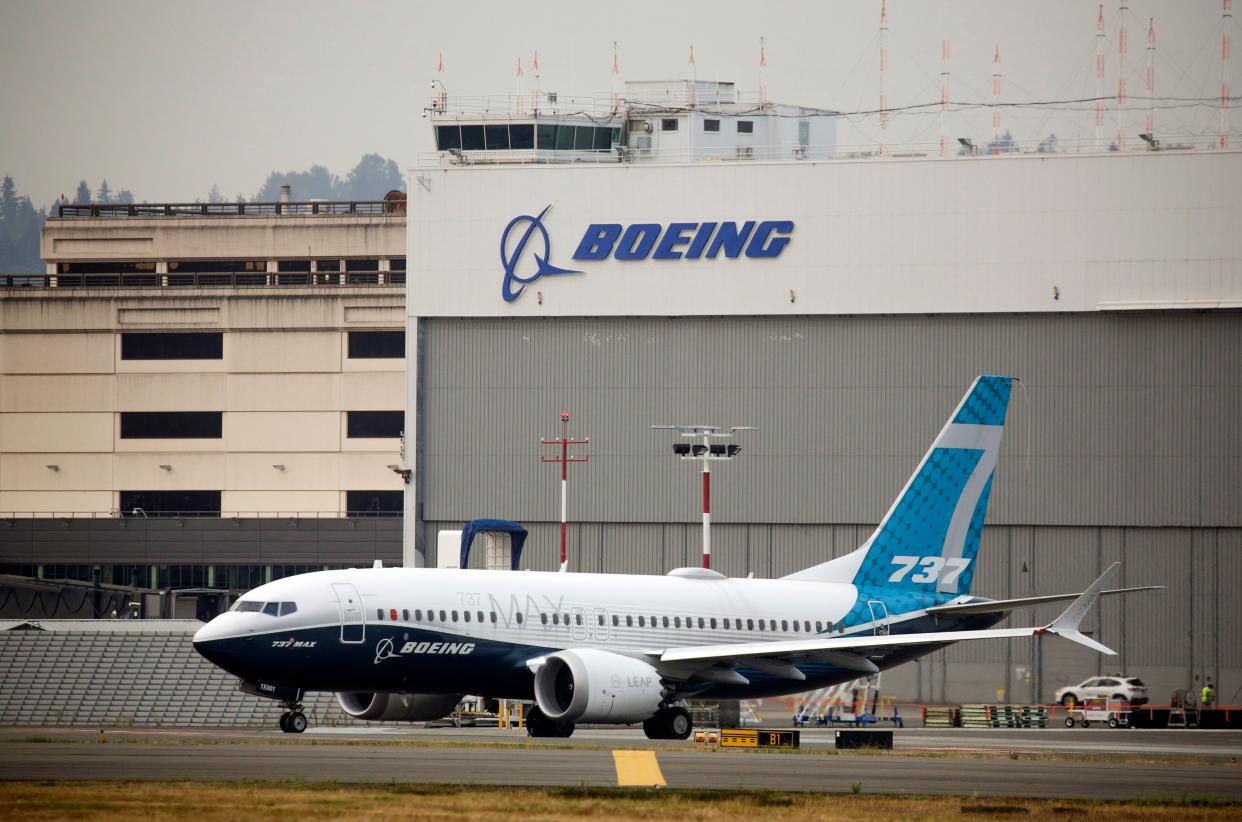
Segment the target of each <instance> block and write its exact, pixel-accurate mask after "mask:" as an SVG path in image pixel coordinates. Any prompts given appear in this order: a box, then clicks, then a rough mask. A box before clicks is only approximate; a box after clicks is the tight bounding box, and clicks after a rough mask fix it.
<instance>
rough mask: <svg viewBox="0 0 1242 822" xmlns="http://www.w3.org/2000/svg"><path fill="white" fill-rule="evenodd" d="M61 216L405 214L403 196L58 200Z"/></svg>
mask: <svg viewBox="0 0 1242 822" xmlns="http://www.w3.org/2000/svg"><path fill="white" fill-rule="evenodd" d="M56 215H57V217H60V218H73V217H272V216H299V217H305V216H326V217H349V216H362V217H382V216H405V200H344V201H338V200H306V201H304V202H288V203H282V202H274V203H242V202H238V203H60V204H58V205H57V207H56Z"/></svg>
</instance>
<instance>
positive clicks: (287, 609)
mask: <svg viewBox="0 0 1242 822" xmlns="http://www.w3.org/2000/svg"><path fill="white" fill-rule="evenodd" d="M297 609H298V604H297V603H296V602H282V603H280V615H281V616H286V615H288V614H292V613H293V612H294V611H296V610H297Z"/></svg>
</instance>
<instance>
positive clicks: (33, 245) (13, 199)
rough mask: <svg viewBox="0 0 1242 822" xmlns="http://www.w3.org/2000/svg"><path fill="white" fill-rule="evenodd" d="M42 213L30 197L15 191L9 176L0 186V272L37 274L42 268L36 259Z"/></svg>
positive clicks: (13, 183) (40, 262)
mask: <svg viewBox="0 0 1242 822" xmlns="http://www.w3.org/2000/svg"><path fill="white" fill-rule="evenodd" d="M45 217H46V212H43V211H36V210H35V208H34V206H32V205H31V204H30V198H29V197H26V196H24V195H22V194H21V193H19V192H18V190H17V184H16V183H15V182H14V181H13V178H12V177H5V178H4V182H3V184H2V185H0V273H5V274H37V273H40V272H42V271H43V261H42V260H41V259H40V258H39V230H40V229H41V228H42V227H43V220H44V218H45Z"/></svg>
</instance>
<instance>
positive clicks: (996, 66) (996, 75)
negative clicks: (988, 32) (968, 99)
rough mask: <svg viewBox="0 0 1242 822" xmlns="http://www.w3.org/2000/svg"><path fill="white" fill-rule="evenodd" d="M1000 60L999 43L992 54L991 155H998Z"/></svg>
mask: <svg viewBox="0 0 1242 822" xmlns="http://www.w3.org/2000/svg"><path fill="white" fill-rule="evenodd" d="M1000 66H1001V59H1000V43H997V44H996V51H995V52H993V54H992V153H993V154H1000V109H999V108H997V107H996V104H997V103H999V102H1000V93H1001V67H1000Z"/></svg>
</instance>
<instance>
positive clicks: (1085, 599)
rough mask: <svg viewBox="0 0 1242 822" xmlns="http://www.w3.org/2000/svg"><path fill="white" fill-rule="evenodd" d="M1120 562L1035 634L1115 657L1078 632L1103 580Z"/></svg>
mask: <svg viewBox="0 0 1242 822" xmlns="http://www.w3.org/2000/svg"><path fill="white" fill-rule="evenodd" d="M1120 564H1121V563H1120V562H1114V563H1113V564H1112V565H1110V566H1108V567H1107V568H1105V569H1104V573H1102V574H1100V578H1099V579H1097V580H1096V581H1095V582H1093V583H1091V584H1090V585H1088V586H1087V590H1085V591H1083V592H1082V594H1081V595H1080V596H1079V597H1078V598H1077V599H1075V600H1074V601H1073V602H1071V603H1070V606H1069V607H1068V608H1066V609H1065V612H1064V613H1063V614H1061V615H1060V616H1059V617H1057V618H1056V619H1054V620H1053V621H1052V624H1050V625H1047V626H1045V627H1043V628H1040V629H1038V630H1037V631H1036V633H1037V634H1042V633H1049V634H1056V635H1057V636H1059V637H1064V638H1065V639H1068V640H1070V641H1071V642H1077V643H1078V644H1079V645H1085V646H1087V647H1088V648H1091V649H1092V650H1095V651H1099V652H1100V653H1102V654H1107V655H1108V656H1116V655H1117V652H1116V651H1114V650H1113V649H1112V648H1109V647H1108V646H1107V645H1102V644H1101V643H1099V642H1096V641H1095V640H1094V639H1091V638H1090V637H1087V636H1084V635H1083V633H1082V631H1081V630H1079V625H1081V624H1082V619H1083V617H1085V616H1086V615H1087V612H1088V611H1090V610H1091V606H1093V605H1095V601H1096V600H1097V599H1099V598H1100V592H1101V590H1103V588H1104V578H1105V577H1107V576H1108V575H1109V574H1111V573H1112V572H1113V569H1114V568H1116V567H1117V566H1118V565H1120Z"/></svg>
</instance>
